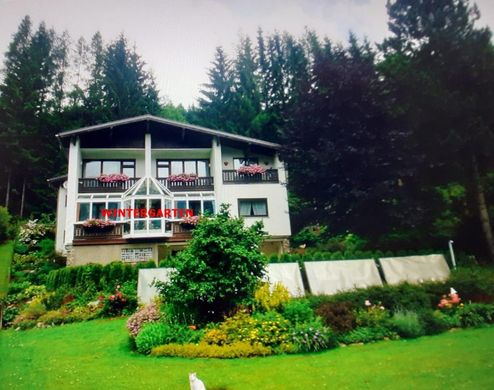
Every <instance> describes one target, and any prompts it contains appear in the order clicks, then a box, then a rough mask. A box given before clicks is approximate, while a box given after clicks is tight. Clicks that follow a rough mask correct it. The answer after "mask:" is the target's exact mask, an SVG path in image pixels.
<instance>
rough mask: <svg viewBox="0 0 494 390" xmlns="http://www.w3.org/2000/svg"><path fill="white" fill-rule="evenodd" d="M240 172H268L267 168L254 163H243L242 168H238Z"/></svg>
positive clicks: (253, 173) (252, 173)
mask: <svg viewBox="0 0 494 390" xmlns="http://www.w3.org/2000/svg"><path fill="white" fill-rule="evenodd" d="M237 172H238V173H243V174H247V175H255V174H257V173H264V172H266V169H265V168H263V167H261V166H260V165H257V164H254V165H242V166H241V167H240V168H238V169H237Z"/></svg>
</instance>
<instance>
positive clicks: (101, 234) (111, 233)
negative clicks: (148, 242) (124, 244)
mask: <svg viewBox="0 0 494 390" xmlns="http://www.w3.org/2000/svg"><path fill="white" fill-rule="evenodd" d="M124 225H125V224H123V223H120V224H116V225H115V226H109V227H106V228H92V229H88V228H85V227H84V226H82V225H78V224H76V225H74V243H76V242H77V243H86V242H88V241H89V242H93V243H96V242H97V243H99V242H101V241H105V242H107V241H113V240H120V239H122V235H123V232H124Z"/></svg>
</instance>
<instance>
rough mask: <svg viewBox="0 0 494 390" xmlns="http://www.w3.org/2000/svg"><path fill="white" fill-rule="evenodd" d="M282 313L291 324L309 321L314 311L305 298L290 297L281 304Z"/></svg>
mask: <svg viewBox="0 0 494 390" xmlns="http://www.w3.org/2000/svg"><path fill="white" fill-rule="evenodd" d="M282 314H283V317H285V318H286V319H287V320H289V321H290V322H291V323H292V324H299V323H303V322H310V321H311V320H312V319H313V318H314V312H313V310H312V308H311V307H310V305H309V303H308V302H307V300H305V299H291V300H290V301H288V302H287V303H286V304H285V305H284V306H283V312H282Z"/></svg>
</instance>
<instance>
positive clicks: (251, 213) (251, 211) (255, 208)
mask: <svg viewBox="0 0 494 390" xmlns="http://www.w3.org/2000/svg"><path fill="white" fill-rule="evenodd" d="M238 213H239V215H240V216H241V217H267V216H268V201H267V199H239V200H238Z"/></svg>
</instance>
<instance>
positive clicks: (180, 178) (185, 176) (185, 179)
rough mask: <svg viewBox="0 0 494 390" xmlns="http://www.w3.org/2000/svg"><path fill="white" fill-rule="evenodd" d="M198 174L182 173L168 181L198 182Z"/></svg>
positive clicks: (171, 176) (169, 177) (169, 178)
mask: <svg viewBox="0 0 494 390" xmlns="http://www.w3.org/2000/svg"><path fill="white" fill-rule="evenodd" d="M197 177H198V176H197V174H195V173H181V174H179V175H170V176H168V181H171V182H189V181H195V180H197Z"/></svg>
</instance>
